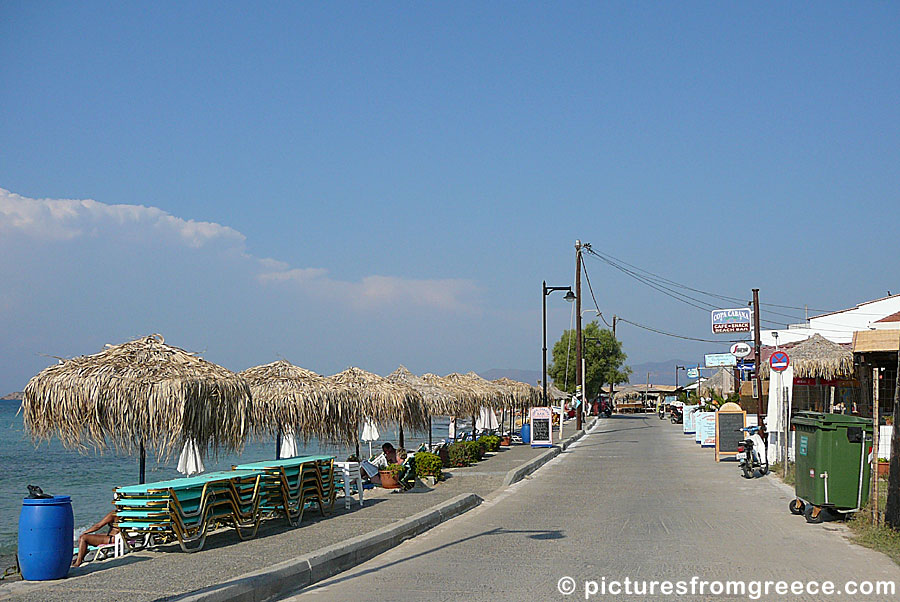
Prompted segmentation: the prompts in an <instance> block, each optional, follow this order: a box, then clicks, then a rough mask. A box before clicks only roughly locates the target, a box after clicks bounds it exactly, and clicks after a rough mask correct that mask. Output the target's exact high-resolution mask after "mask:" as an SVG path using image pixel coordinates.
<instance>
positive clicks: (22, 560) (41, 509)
mask: <svg viewBox="0 0 900 602" xmlns="http://www.w3.org/2000/svg"><path fill="white" fill-rule="evenodd" d="M74 536H75V517H74V516H73V515H72V499H71V498H70V497H69V496H68V495H55V496H53V497H52V498H46V499H32V498H25V499H24V500H22V512H21V513H20V514H19V568H21V569H22V577H23V578H24V579H27V580H28V581H47V580H49V579H62V578H63V577H65V576H66V575H68V574H69V565H70V564H72V543H73V540H74Z"/></svg>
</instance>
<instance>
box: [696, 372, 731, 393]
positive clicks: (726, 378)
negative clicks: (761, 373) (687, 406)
mask: <svg viewBox="0 0 900 602" xmlns="http://www.w3.org/2000/svg"><path fill="white" fill-rule="evenodd" d="M713 391H714V392H716V393H718V394H719V395H722V396H723V397H724V396H725V395H727V394H729V393H733V392H734V391H736V387H735V382H734V374H733V373H732V371H731V370H728V369H726V368H719V370H718V371H717V372H716V373H715V374H713V375H712V376H711V377H709V378H708V379H706V380H705V381H703V384H702V385H701V386H700V394H701V395H702V394H703V393H709V392H713Z"/></svg>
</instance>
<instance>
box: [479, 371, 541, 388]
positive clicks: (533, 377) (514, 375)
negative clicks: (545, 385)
mask: <svg viewBox="0 0 900 602" xmlns="http://www.w3.org/2000/svg"><path fill="white" fill-rule="evenodd" d="M478 376H480V377H481V378H486V379H488V380H496V379H498V378H504V377H505V378H511V379H512V380H517V381H519V382H523V383H528V384H529V385H535V386H537V384H538V381H539V380H541V373H540V372H539V371H537V370H517V369H516V368H491V369H490V370H482V371H480V372H478Z"/></svg>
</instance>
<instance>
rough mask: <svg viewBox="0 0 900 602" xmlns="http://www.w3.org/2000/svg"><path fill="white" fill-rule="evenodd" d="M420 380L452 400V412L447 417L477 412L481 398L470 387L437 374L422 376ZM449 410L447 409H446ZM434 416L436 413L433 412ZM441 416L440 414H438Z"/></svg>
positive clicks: (469, 414)
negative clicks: (443, 392) (445, 392)
mask: <svg viewBox="0 0 900 602" xmlns="http://www.w3.org/2000/svg"><path fill="white" fill-rule="evenodd" d="M422 380H423V381H425V382H426V383H428V384H432V385H435V386H437V387H440V388H442V389H443V390H445V391H447V392H449V393H450V394H451V395H452V396H453V398H454V408H455V409H454V411H453V412H452V413H450V414H445V415H447V416H456V417H461V416H471V415H473V414H476V413H477V412H478V408H479V407H480V405H481V403H480V402H481V396H480V395H479V394H478V393H477V392H475V391H474V390H473V389H472V388H471V387H468V386H464V385H463V384H462V383H460V382H459V381H458V380H453V379H449V378H444V377H443V376H438V375H437V374H431V373H427V374H423V375H422ZM448 409H449V408H448ZM434 413H435V414H436V412H434ZM438 415H441V414H438Z"/></svg>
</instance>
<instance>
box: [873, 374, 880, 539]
mask: <svg viewBox="0 0 900 602" xmlns="http://www.w3.org/2000/svg"><path fill="white" fill-rule="evenodd" d="M879 372H880V370H879V369H878V368H872V422H873V423H874V427H875V428H874V429H872V483H873V484H872V524H874V525H875V526H878V525H879V524H880V523H881V515H880V514H879V512H878V439H879V437H878V434H879V433H878V431H880V430H881V416H880V413H881V412H880V411H879V410H880V408H879V407H878V401H879V400H878V373H879Z"/></svg>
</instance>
